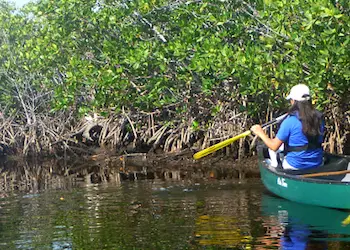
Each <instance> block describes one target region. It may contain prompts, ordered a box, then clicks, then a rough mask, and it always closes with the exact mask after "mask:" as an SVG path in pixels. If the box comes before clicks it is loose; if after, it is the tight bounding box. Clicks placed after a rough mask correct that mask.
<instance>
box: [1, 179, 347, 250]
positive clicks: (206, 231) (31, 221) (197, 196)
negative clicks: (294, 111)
mask: <svg viewBox="0 0 350 250" xmlns="http://www.w3.org/2000/svg"><path fill="white" fill-rule="evenodd" d="M264 190H265V189H264V187H263V185H262V183H261V181H260V179H250V180H247V181H243V182H240V181H237V180H226V181H219V180H203V181H198V182H195V181H190V180H177V181H171V180H168V181H164V180H160V179H154V180H139V181H124V182H114V183H105V184H82V185H78V186H69V187H67V188H62V189H47V190H44V191H37V192H32V193H23V192H12V193H10V194H7V195H3V196H4V197H3V198H0V249H350V243H349V240H350V225H349V226H346V225H342V221H344V219H345V218H346V217H347V216H348V215H350V213H349V212H345V211H339V210H334V209H326V208H320V207H313V206H305V205H301V204H297V203H293V202H289V201H286V200H283V199H279V198H276V197H273V196H271V195H269V194H267V193H266V191H264ZM282 245H284V246H282ZM287 246H289V248H288V247H287Z"/></svg>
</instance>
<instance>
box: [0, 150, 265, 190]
mask: <svg viewBox="0 0 350 250" xmlns="http://www.w3.org/2000/svg"><path fill="white" fill-rule="evenodd" d="M192 155H193V152H192V151H190V150H184V151H181V152H179V153H168V154H143V153H134V154H127V155H111V154H108V153H107V152H105V153H101V154H96V155H92V156H85V157H82V158H66V159H63V160H57V159H38V158H33V159H26V160H24V159H19V158H16V159H15V158H13V157H2V158H1V161H0V169H1V173H0V193H1V194H2V195H6V193H7V192H9V191H16V190H18V191H26V192H27V191H32V192H36V191H39V190H44V189H52V188H53V189H65V188H70V187H74V186H80V185H86V184H99V183H107V182H117V183H120V182H123V181H137V180H144V179H161V180H188V181H201V180H204V179H233V178H250V177H258V176H259V171H258V168H257V158H256V157H255V156H253V157H249V158H243V159H242V160H239V161H238V160H233V159H232V158H230V157H222V156H218V157H205V158H203V159H201V160H197V161H196V160H194V159H193V158H192Z"/></svg>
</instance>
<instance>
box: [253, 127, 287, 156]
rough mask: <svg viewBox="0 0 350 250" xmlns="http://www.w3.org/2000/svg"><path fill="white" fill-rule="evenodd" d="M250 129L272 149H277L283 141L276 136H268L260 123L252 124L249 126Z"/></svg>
mask: <svg viewBox="0 0 350 250" xmlns="http://www.w3.org/2000/svg"><path fill="white" fill-rule="evenodd" d="M250 130H251V131H252V132H253V133H254V134H256V135H257V136H259V137H260V139H261V140H262V141H263V142H264V143H265V145H266V146H267V147H268V148H270V149H272V150H273V151H277V149H279V147H280V146H281V145H282V143H283V141H281V140H280V139H278V138H277V137H275V138H273V139H271V138H269V137H268V136H267V134H266V133H265V131H264V130H263V129H262V127H261V126H260V125H254V126H252V127H251V128H250Z"/></svg>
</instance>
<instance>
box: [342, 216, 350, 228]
mask: <svg viewBox="0 0 350 250" xmlns="http://www.w3.org/2000/svg"><path fill="white" fill-rule="evenodd" d="M342 224H343V226H347V225H349V224H350V215H349V216H348V217H346V218H345V219H344V220H343V222H342Z"/></svg>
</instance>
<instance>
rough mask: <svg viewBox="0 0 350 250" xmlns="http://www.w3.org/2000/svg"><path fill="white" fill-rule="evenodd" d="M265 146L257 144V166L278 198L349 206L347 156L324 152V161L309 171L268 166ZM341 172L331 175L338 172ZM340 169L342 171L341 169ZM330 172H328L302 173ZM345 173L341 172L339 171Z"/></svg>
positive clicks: (349, 180)
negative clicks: (310, 175) (308, 175)
mask: <svg viewBox="0 0 350 250" xmlns="http://www.w3.org/2000/svg"><path fill="white" fill-rule="evenodd" d="M265 152H266V147H264V146H259V147H258V156H259V168H260V173H261V179H262V182H263V183H264V185H265V187H266V188H267V189H268V190H269V191H270V192H272V193H274V194H275V195H277V196H280V197H282V198H285V199H288V200H291V201H295V202H299V203H304V204H310V205H316V206H322V207H330V208H339V209H350V171H348V172H349V173H346V172H347V171H346V170H350V161H349V160H350V158H349V157H345V156H339V155H325V164H324V165H323V166H321V167H317V168H313V169H311V170H284V169H282V168H280V167H277V168H275V167H272V166H271V165H270V164H269V162H270V161H269V159H268V157H266V153H265ZM338 171H339V173H342V174H334V173H333V172H338ZM341 171H342V172H341ZM325 172H332V173H333V174H332V175H328V176H327V175H325V174H322V176H315V177H305V176H303V175H306V174H313V175H315V174H316V173H325ZM343 172H345V173H343Z"/></svg>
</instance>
